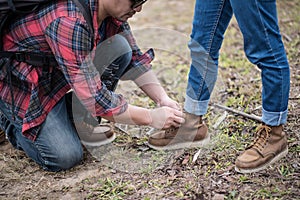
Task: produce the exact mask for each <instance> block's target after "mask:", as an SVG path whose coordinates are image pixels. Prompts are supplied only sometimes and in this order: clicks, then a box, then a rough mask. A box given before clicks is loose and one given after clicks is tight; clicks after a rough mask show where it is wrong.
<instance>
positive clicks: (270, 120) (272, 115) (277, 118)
mask: <svg viewBox="0 0 300 200" xmlns="http://www.w3.org/2000/svg"><path fill="white" fill-rule="evenodd" d="M287 113H288V110H285V111H282V112H268V111H266V110H264V109H263V110H262V121H263V122H264V123H265V124H267V125H269V126H279V125H281V124H285V123H286V122H287Z"/></svg>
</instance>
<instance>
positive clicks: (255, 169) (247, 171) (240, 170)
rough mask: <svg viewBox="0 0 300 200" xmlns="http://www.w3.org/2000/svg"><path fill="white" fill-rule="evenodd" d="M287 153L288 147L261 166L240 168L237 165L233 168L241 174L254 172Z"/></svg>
mask: <svg viewBox="0 0 300 200" xmlns="http://www.w3.org/2000/svg"><path fill="white" fill-rule="evenodd" d="M287 153H288V147H287V148H286V149H285V150H284V151H282V152H281V153H279V154H278V155H277V156H275V157H274V158H273V159H272V160H270V161H269V162H267V163H266V164H264V165H263V166H260V167H257V168H253V169H241V168H238V167H237V166H235V168H234V169H235V171H236V172H239V173H242V174H248V173H255V172H258V171H261V170H264V169H266V168H267V167H268V166H270V165H271V164H273V163H275V162H276V161H278V160H280V159H281V158H283V157H285V156H286V155H287Z"/></svg>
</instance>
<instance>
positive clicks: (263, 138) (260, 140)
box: [247, 125, 272, 151]
mask: <svg viewBox="0 0 300 200" xmlns="http://www.w3.org/2000/svg"><path fill="white" fill-rule="evenodd" d="M271 130H272V129H271V128H270V127H269V126H267V125H261V126H260V127H258V130H257V132H256V137H255V140H254V142H253V143H252V144H251V145H250V146H249V147H248V148H247V149H250V148H252V147H254V148H257V149H258V150H260V151H262V150H263V148H264V147H265V146H266V144H267V142H268V139H269V137H270V132H271Z"/></svg>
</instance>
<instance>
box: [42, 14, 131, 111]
mask: <svg viewBox="0 0 300 200" xmlns="http://www.w3.org/2000/svg"><path fill="white" fill-rule="evenodd" d="M45 34H46V40H47V42H48V43H49V46H50V47H51V50H52V52H53V53H54V55H55V57H56V60H57V61H58V66H59V68H60V70H61V71H62V72H63V74H64V76H65V78H66V80H67V82H68V83H69V84H70V86H71V88H72V89H73V90H74V92H75V93H76V95H77V96H78V98H79V99H80V100H81V101H82V103H83V104H84V105H85V107H86V108H87V109H88V110H89V111H90V112H91V113H92V114H94V115H95V116H111V115H114V114H120V113H122V112H124V111H125V110H126V109H127V106H128V105H127V103H126V101H125V100H124V98H123V97H122V95H119V94H115V93H113V92H111V91H109V90H107V89H106V87H105V86H104V85H102V84H101V80H100V75H99V73H98V71H97V70H96V68H95V67H94V65H93V62H92V60H93V59H92V58H93V55H92V53H91V51H90V49H91V40H90V38H91V37H90V35H89V31H88V27H86V23H84V22H82V21H80V20H79V19H76V18H68V17H60V18H58V19H56V20H54V21H53V22H52V23H51V24H50V25H49V26H48V27H47V29H46V31H45Z"/></svg>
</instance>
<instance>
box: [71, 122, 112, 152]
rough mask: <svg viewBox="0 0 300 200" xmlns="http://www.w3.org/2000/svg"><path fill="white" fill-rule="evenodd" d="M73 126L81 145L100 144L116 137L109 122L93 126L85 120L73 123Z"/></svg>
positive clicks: (93, 145)
mask: <svg viewBox="0 0 300 200" xmlns="http://www.w3.org/2000/svg"><path fill="white" fill-rule="evenodd" d="M75 127H76V129H77V133H78V136H79V138H80V140H81V143H82V144H83V145H87V146H92V147H96V146H102V145H105V144H108V143H111V142H112V141H114V139H115V138H116V134H115V133H114V132H113V130H112V127H111V126H110V125H109V124H100V125H98V126H95V127H94V126H92V125H89V124H87V123H85V122H79V123H75Z"/></svg>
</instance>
